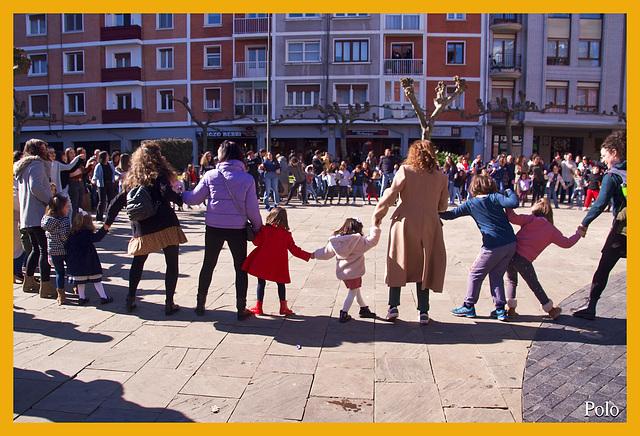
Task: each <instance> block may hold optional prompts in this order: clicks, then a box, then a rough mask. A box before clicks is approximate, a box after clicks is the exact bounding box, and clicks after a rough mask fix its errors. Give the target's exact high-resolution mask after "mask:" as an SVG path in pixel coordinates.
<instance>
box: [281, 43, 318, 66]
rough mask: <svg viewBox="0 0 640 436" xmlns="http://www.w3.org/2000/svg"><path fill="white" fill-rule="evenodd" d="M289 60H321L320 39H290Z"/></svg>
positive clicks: (288, 44)
mask: <svg viewBox="0 0 640 436" xmlns="http://www.w3.org/2000/svg"><path fill="white" fill-rule="evenodd" d="M287 62H320V41H288V42H287Z"/></svg>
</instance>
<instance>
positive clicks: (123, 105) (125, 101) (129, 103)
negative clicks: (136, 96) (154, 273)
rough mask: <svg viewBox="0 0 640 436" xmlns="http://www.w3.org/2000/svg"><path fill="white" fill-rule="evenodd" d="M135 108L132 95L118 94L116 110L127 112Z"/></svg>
mask: <svg viewBox="0 0 640 436" xmlns="http://www.w3.org/2000/svg"><path fill="white" fill-rule="evenodd" d="M132 108H133V100H132V98H131V93H130V92H129V93H124V94H116V109H118V110H126V109H132Z"/></svg>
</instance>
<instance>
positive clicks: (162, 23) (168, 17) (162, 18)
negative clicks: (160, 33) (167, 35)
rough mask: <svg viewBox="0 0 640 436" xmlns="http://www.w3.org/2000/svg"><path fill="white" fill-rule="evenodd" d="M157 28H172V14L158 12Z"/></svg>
mask: <svg viewBox="0 0 640 436" xmlns="http://www.w3.org/2000/svg"><path fill="white" fill-rule="evenodd" d="M157 28H158V29H173V14H158V27H157Z"/></svg>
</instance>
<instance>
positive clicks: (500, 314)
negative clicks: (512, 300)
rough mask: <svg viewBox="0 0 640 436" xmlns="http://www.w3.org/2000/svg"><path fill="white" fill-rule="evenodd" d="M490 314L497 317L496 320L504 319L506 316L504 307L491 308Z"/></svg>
mask: <svg viewBox="0 0 640 436" xmlns="http://www.w3.org/2000/svg"><path fill="white" fill-rule="evenodd" d="M490 315H491V318H497V320H498V321H506V320H507V318H508V316H507V311H506V310H504V309H496V310H492V311H491V314H490Z"/></svg>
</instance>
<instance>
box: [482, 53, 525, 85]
mask: <svg viewBox="0 0 640 436" xmlns="http://www.w3.org/2000/svg"><path fill="white" fill-rule="evenodd" d="M489 76H491V78H492V79H493V80H502V79H504V80H515V79H519V78H520V76H522V56H521V55H515V54H502V53H497V54H494V55H493V56H492V58H491V67H490V69H489Z"/></svg>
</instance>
